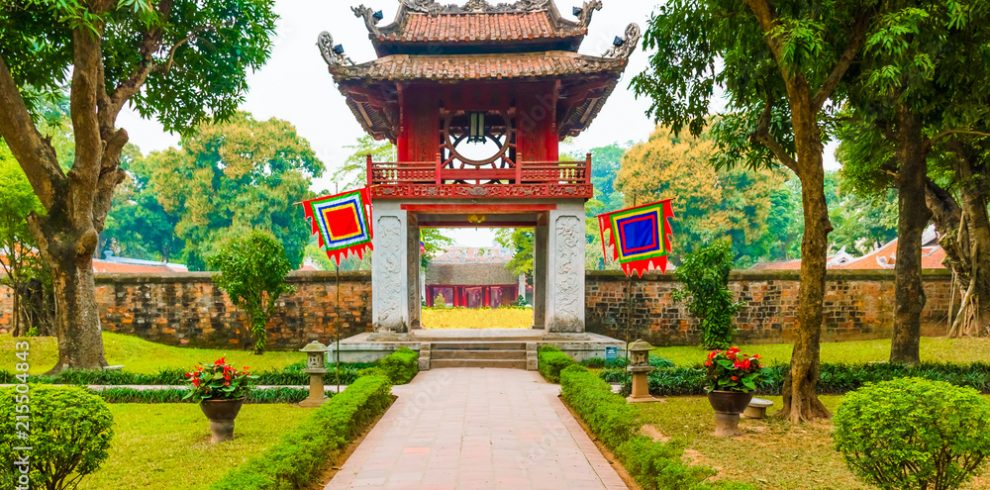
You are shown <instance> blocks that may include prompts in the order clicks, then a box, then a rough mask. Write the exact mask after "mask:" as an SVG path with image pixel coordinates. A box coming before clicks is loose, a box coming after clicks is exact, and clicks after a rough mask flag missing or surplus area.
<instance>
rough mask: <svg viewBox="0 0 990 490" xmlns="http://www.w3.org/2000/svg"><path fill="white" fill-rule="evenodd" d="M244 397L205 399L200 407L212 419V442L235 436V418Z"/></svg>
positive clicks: (227, 439) (226, 439)
mask: <svg viewBox="0 0 990 490" xmlns="http://www.w3.org/2000/svg"><path fill="white" fill-rule="evenodd" d="M243 404H244V399H243V398H239V399H236V400H203V401H202V402H200V404H199V408H200V409H202V410H203V414H204V415H206V418H207V419H209V420H210V442H214V443H216V442H223V441H229V440H231V439H233V438H234V419H235V418H237V413H238V412H240V411H241V405H243Z"/></svg>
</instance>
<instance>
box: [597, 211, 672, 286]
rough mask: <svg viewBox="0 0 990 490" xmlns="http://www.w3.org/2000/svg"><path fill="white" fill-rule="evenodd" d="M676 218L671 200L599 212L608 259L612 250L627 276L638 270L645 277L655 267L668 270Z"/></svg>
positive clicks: (599, 227)
mask: <svg viewBox="0 0 990 490" xmlns="http://www.w3.org/2000/svg"><path fill="white" fill-rule="evenodd" d="M673 217H674V209H673V206H671V200H670V199H667V200H664V201H657V202H654V203H650V204H645V205H643V206H636V207H632V208H628V209H620V210H618V211H613V212H611V213H605V214H602V215H599V216H598V230H599V231H600V232H601V236H602V253H603V254H604V255H605V260H608V259H609V255H610V254H609V251H611V256H612V260H613V261H616V262H618V263H619V265H620V266H622V270H623V272H625V273H626V275H627V276H631V275H632V274H633V273H634V272H635V273H636V274H637V275H638V276H640V277H643V273H644V272H646V271H649V270H653V269H656V270H659V271H661V272H666V271H667V257H668V253H669V252H670V236H671V231H670V219H672V218H673Z"/></svg>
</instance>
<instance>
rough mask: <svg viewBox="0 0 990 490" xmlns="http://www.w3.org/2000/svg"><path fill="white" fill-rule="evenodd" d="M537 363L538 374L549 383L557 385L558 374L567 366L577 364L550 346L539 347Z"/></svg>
mask: <svg viewBox="0 0 990 490" xmlns="http://www.w3.org/2000/svg"><path fill="white" fill-rule="evenodd" d="M538 361H539V370H540V374H542V375H543V378H544V379H546V380H547V381H549V382H551V383H559V382H560V372H561V371H563V370H564V369H566V368H567V367H569V366H573V365H574V364H577V363H576V362H575V361H574V359H573V358H571V356H569V355H567V354H565V353H563V352H561V350H560V349H558V348H556V347H554V346H551V345H544V346H541V347H540V351H539V353H538Z"/></svg>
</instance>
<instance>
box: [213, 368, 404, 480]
mask: <svg viewBox="0 0 990 490" xmlns="http://www.w3.org/2000/svg"><path fill="white" fill-rule="evenodd" d="M391 388H392V384H391V383H390V382H389V380H388V378H386V377H384V376H365V377H361V378H358V380H357V381H355V382H354V383H352V384H351V385H350V386H348V387H347V389H346V390H344V391H343V392H342V393H340V394H338V395H336V396H334V397H333V398H331V399H330V400H329V401H328V402H326V403H324V404H323V405H322V406H321V407H320V408H317V409H316V411H315V412H314V413H313V415H312V416H310V418H309V419H308V420H306V421H305V422H303V423H302V425H300V426H299V427H298V428H297V429H295V430H294V431H292V432H290V433H288V434H286V435H285V436H284V437H283V438H282V440H281V441H279V442H278V444H276V445H275V446H273V447H271V448H270V449H268V450H267V451H265V452H264V453H262V454H259V455H258V456H257V457H255V458H253V459H251V460H249V461H248V462H246V463H244V464H243V465H241V466H238V467H237V468H235V469H233V470H232V471H231V472H230V473H227V475H225V476H224V477H223V478H222V479H221V480H220V481H218V482H216V483H214V484H213V485H212V486H211V487H210V488H212V489H214V490H261V489H280V490H281V489H300V488H309V487H311V486H312V484H313V482H314V481H315V480H316V479H317V478H319V476H320V475H321V473H322V472H323V471H324V470H325V469H326V468H327V466H329V465H330V463H331V457H332V456H333V454H334V453H336V452H338V451H341V450H343V449H344V448H345V447H346V446H347V445H348V444H349V443H350V442H351V441H353V440H354V439H356V438H357V437H358V436H360V435H361V433H362V432H364V431H365V429H367V428H368V426H370V425H371V423H372V422H374V421H375V420H376V419H377V418H378V416H379V415H381V414H382V413H384V412H385V410H386V409H387V408H388V406H389V405H391V403H392V395H391Z"/></svg>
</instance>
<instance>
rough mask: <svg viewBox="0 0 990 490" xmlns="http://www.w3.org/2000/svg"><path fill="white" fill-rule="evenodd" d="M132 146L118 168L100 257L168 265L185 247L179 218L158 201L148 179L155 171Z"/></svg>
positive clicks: (102, 234) (102, 235) (126, 151)
mask: <svg viewBox="0 0 990 490" xmlns="http://www.w3.org/2000/svg"><path fill="white" fill-rule="evenodd" d="M129 146H131V150H130V151H128V150H127V149H125V151H124V156H123V157H122V158H121V163H120V167H121V169H123V170H124V171H125V172H126V177H125V178H124V181H123V182H121V183H120V185H119V186H118V190H117V192H116V193H115V194H114V197H113V205H112V206H111V207H110V212H109V214H108V215H107V221H106V228H105V229H104V230H103V233H101V234H100V247H99V249H98V253H99V256H101V257H105V256H106V255H108V252H113V254H114V255H118V256H124V257H132V258H137V259H146V260H159V261H162V262H169V261H171V260H172V259H174V258H176V257H179V256H181V255H182V253H183V250H184V246H185V244H184V243H183V241H182V240H181V239H180V238H179V236H178V234H177V233H176V231H175V228H176V226H177V225H178V222H179V217H178V216H176V215H175V214H171V213H168V212H166V211H165V208H163V207H162V205H161V203H160V202H159V201H158V196H157V195H156V192H155V189H154V188H153V187H152V186H151V177H152V175H153V174H154V171H155V168H154V167H152V166H151V165H150V164H149V163H148V160H146V159H145V157H144V156H142V155H141V153H140V151H139V150H138V149H137V148H136V147H133V146H132V145H129Z"/></svg>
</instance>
